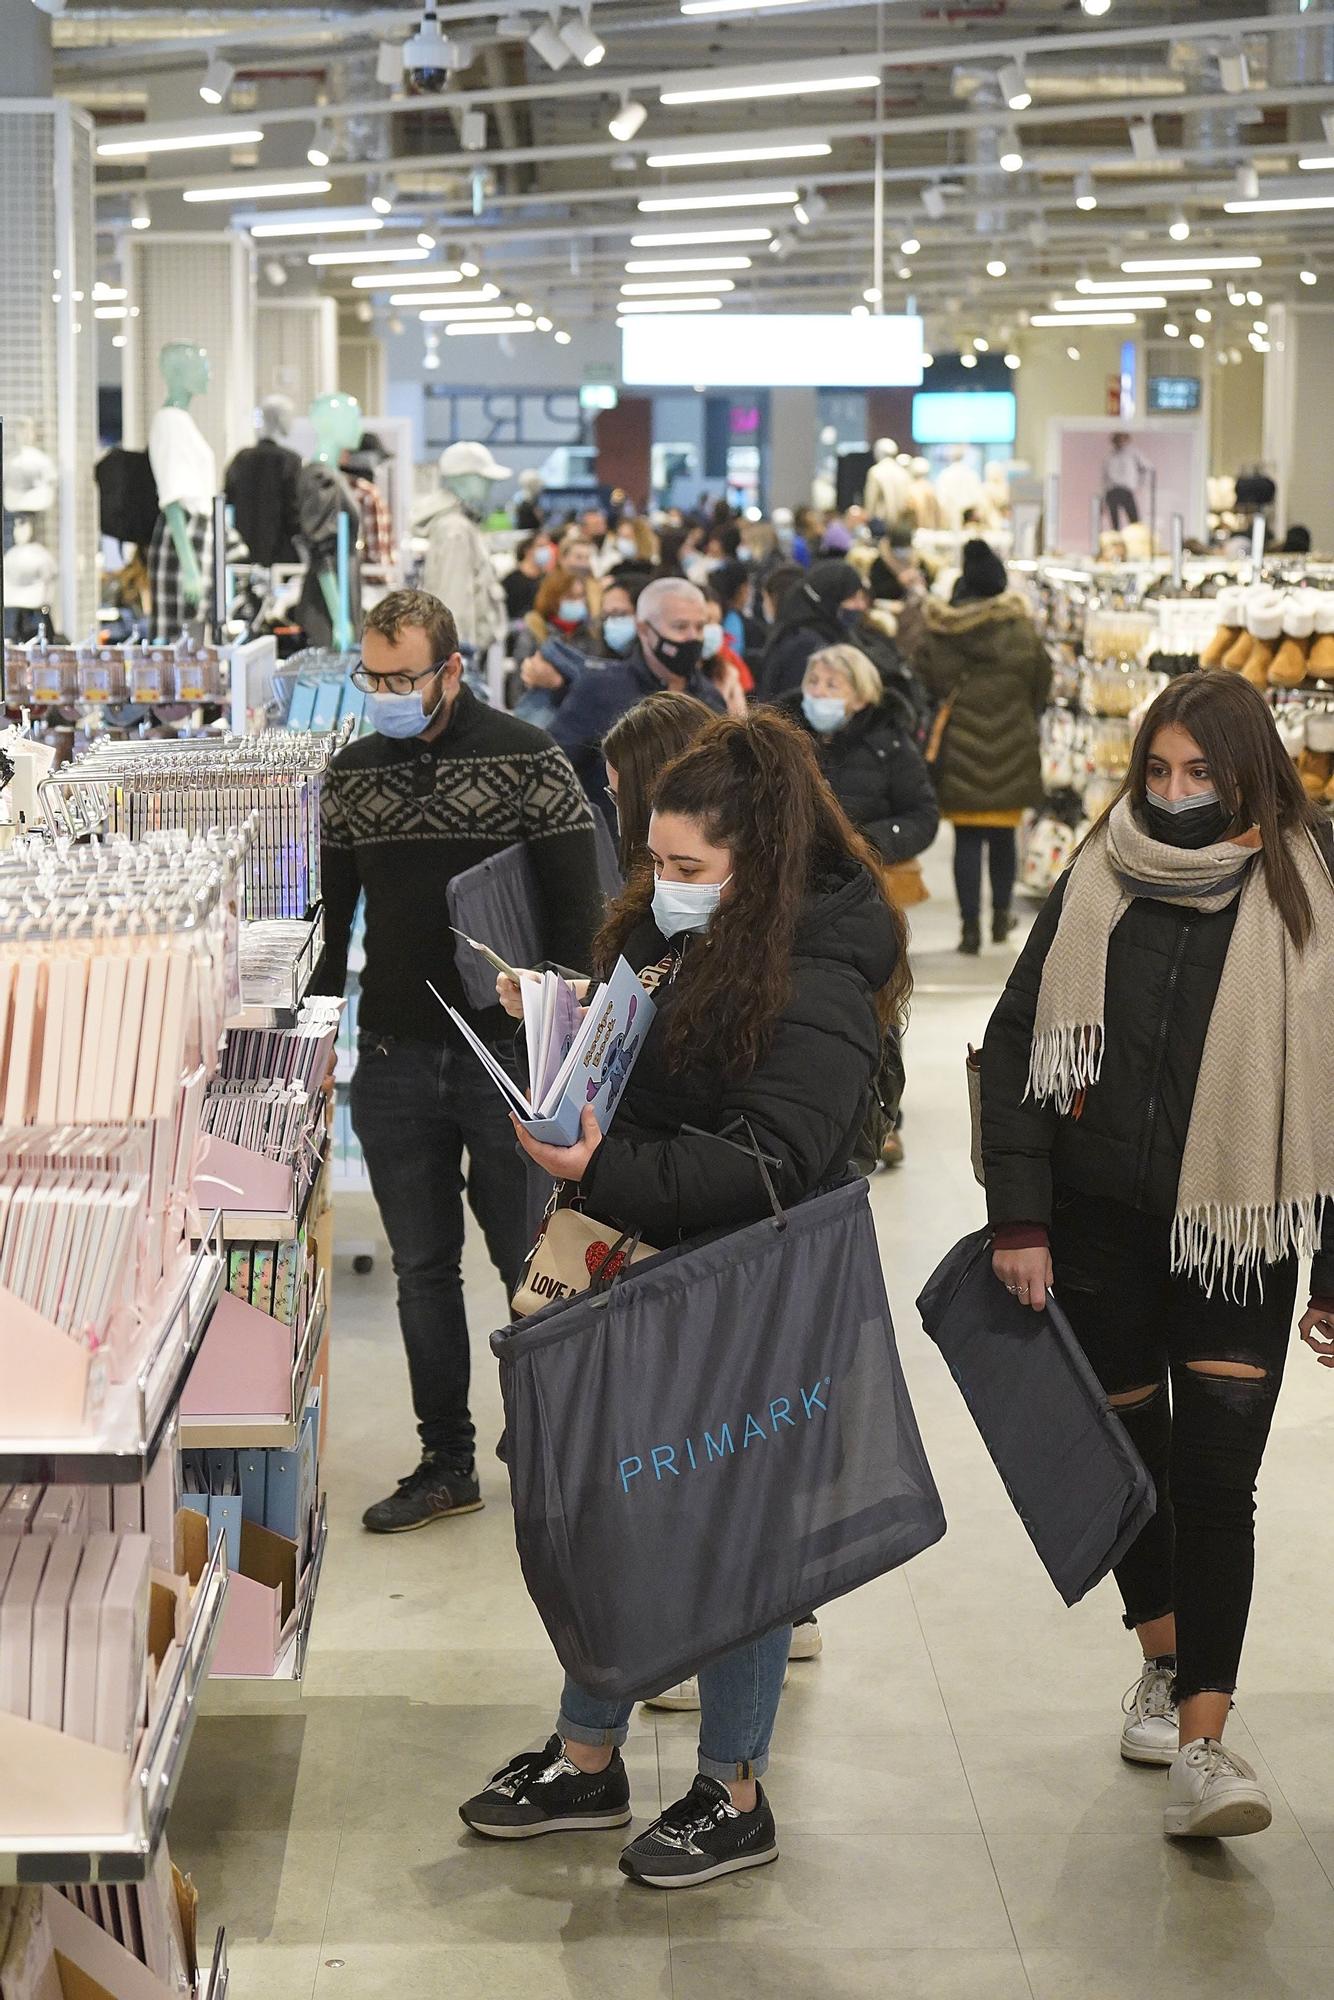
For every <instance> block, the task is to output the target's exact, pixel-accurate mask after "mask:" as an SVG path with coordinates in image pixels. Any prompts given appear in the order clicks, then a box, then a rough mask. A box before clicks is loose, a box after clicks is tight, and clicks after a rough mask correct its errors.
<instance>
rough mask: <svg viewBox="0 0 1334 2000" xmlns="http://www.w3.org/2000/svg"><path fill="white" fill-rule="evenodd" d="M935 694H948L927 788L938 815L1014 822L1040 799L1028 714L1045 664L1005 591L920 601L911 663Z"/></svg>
mask: <svg viewBox="0 0 1334 2000" xmlns="http://www.w3.org/2000/svg"><path fill="white" fill-rule="evenodd" d="M914 665H915V666H916V669H917V672H918V673H919V674H920V675H921V678H922V679H923V681H925V683H926V686H927V689H928V691H929V692H930V693H931V694H932V695H933V696H934V698H935V699H936V701H938V702H943V701H947V700H948V699H949V697H950V696H951V695H953V696H954V705H953V707H952V709H951V710H950V717H949V721H948V723H947V724H946V726H945V733H944V738H943V743H942V749H941V756H940V762H939V766H938V776H937V790H938V793H939V797H940V809H941V811H942V812H943V813H944V815H945V817H946V818H947V819H952V820H956V821H958V820H961V821H964V822H965V823H967V822H969V821H972V822H974V823H977V822H981V823H983V824H985V823H987V822H988V821H994V823H996V824H1004V823H1005V822H1006V821H1007V820H1011V821H1017V820H1018V818H1019V816H1020V815H1021V813H1022V812H1023V811H1024V810H1025V808H1026V807H1028V806H1034V805H1037V804H1038V803H1039V801H1040V800H1041V798H1042V767H1041V758H1040V755H1039V750H1038V716H1039V714H1040V712H1041V710H1042V708H1043V706H1044V704H1045V703H1046V700H1047V694H1048V690H1049V689H1050V687H1051V661H1050V660H1049V659H1048V657H1047V649H1046V647H1045V646H1044V645H1043V643H1042V641H1041V639H1039V637H1038V635H1037V632H1036V630H1035V628H1034V625H1033V621H1032V619H1031V618H1030V617H1029V614H1028V607H1027V605H1026V604H1025V602H1024V600H1023V598H1022V597H1020V596H1019V595H1018V594H1017V592H1014V591H1008V590H1007V591H1003V592H1002V593H1001V594H1000V595H999V596H998V597H984V598H978V599H975V600H972V601H970V602H967V603H963V604H941V603H940V602H939V600H938V599H936V598H934V597H932V598H928V600H927V604H926V636H925V638H924V639H923V641H922V643H921V645H920V646H919V648H918V650H917V656H916V659H915V661H914Z"/></svg>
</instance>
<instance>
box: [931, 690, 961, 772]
mask: <svg viewBox="0 0 1334 2000" xmlns="http://www.w3.org/2000/svg"><path fill="white" fill-rule="evenodd" d="M967 683H968V674H967V672H964V673H961V674H960V675H959V678H958V680H957V681H956V682H955V683H954V686H953V687H952V688H951V689H950V691H949V693H948V694H947V695H946V697H945V699H944V701H942V702H941V704H940V707H939V708H938V709H937V710H936V713H935V717H934V719H933V721H932V724H931V734H930V735H929V736H928V737H927V739H926V747H925V749H924V750H923V751H922V762H923V763H924V764H926V765H927V766H928V767H929V766H930V765H932V764H938V763H939V762H940V753H941V751H942V750H943V749H944V747H945V731H946V730H947V729H948V728H949V724H950V717H951V716H952V715H953V713H954V704H955V702H956V701H957V700H958V699H959V696H960V694H961V692H962V691H963V689H964V688H965V687H966V686H967Z"/></svg>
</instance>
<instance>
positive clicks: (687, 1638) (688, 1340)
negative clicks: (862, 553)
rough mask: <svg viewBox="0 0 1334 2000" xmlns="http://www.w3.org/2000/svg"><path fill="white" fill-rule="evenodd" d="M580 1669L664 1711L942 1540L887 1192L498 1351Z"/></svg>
mask: <svg viewBox="0 0 1334 2000" xmlns="http://www.w3.org/2000/svg"><path fill="white" fill-rule="evenodd" d="M491 1345H492V1348H493V1350H494V1351H495V1353H496V1354H497V1355H498V1357H499V1359H500V1374H501V1385H502V1388H503V1391H504V1397H505V1423H506V1430H507V1434H508V1462H509V1471H510V1481H511V1486H512V1490H513V1496H514V1516H515V1531H516V1537H517V1541H518V1546H519V1556H520V1560H521V1562H522V1565H523V1573H524V1578H525V1581H526V1583H527V1585H528V1590H529V1594H530V1596H531V1597H532V1599H533V1602H534V1603H535V1604H536V1606H537V1608H538V1610H539V1612H540V1613H541V1615H542V1620H543V1623H544V1624H545V1625H546V1628H547V1631H548V1632H549V1634H550V1635H551V1641H552V1644H553V1645H554V1646H555V1649H556V1652H557V1655H558V1656H559V1658H560V1661H561V1664H562V1666H564V1667H565V1668H566V1670H567V1671H568V1672H569V1673H570V1674H571V1675H572V1676H573V1678H574V1679H575V1680H576V1681H577V1682H578V1683H579V1684H580V1686H581V1687H584V1688H587V1689H588V1690H589V1692H590V1693H594V1694H598V1695H603V1696H606V1697H608V1698H611V1699H622V1698H628V1697H633V1696H636V1695H642V1694H650V1693H655V1692H657V1691H659V1690H660V1689H662V1688H664V1687H667V1686H670V1685H671V1684H672V1683H673V1682H674V1681H679V1680H680V1679H681V1678H682V1677H683V1676H684V1675H685V1674H688V1673H692V1672H694V1671H695V1669H696V1668H698V1667H700V1666H702V1665H706V1664H707V1663H708V1662H709V1661H710V1660H712V1659H717V1658H720V1657H721V1656H722V1655H723V1654H725V1653H728V1652H731V1651H732V1650H733V1648H734V1647H736V1646H739V1645H741V1644H743V1643H745V1642H746V1641H747V1640H749V1639H755V1638H758V1637H760V1636H761V1635H762V1634H763V1633H765V1632H768V1631H771V1630H772V1629H773V1627H774V1626H776V1625H781V1624H784V1623H787V1622H788V1621H790V1620H792V1619H793V1618H796V1617H800V1616H802V1615H804V1614H805V1613H806V1612H808V1611H810V1610H812V1609H813V1608H814V1607H815V1606H817V1605H820V1604H823V1603H826V1602H827V1601H828V1600H829V1599H830V1598H833V1597H838V1596H840V1595H842V1594H843V1593H844V1592H846V1591H849V1590H855V1589H856V1588H857V1587H858V1585H860V1584H863V1583H867V1582H869V1581H870V1579H871V1578H872V1577H876V1576H880V1575H882V1574H883V1573H884V1572H885V1571H886V1570H890V1569H894V1568H895V1567H897V1565H898V1564H900V1563H903V1562H906V1561H907V1560H908V1559H909V1557H911V1556H915V1555H917V1554H919V1553H920V1551H921V1550H923V1549H925V1548H928V1547H929V1546H930V1545H931V1543H932V1542H935V1541H938V1540H939V1538H940V1537H941V1535H943V1533H944V1532H945V1517H944V1514H943V1512H942V1511H941V1505H940V1500H939V1496H938V1495H937V1493H936V1488H935V1483H934V1481H933V1479H932V1477H931V1471H930V1467H929V1466H928V1465H927V1462H926V1457H925V1454H924V1452H923V1450H922V1442H921V1438H920V1437H919V1435H918V1431H917V1423H916V1419H915V1418H914V1415H913V1411H912V1406H911V1404H910V1402H909V1400H908V1392H907V1389H906V1387H905V1385H904V1381H903V1375H902V1371H901V1369H900V1366H899V1358H898V1353H897V1350H896V1347H895V1344H894V1329H893V1325H892V1323H891V1320H890V1316H889V1304H888V1301H887V1299H886V1297H885V1285H884V1278H883V1276H882V1273H881V1268H880V1254H879V1249H878V1246H877V1244H876V1238H875V1228H874V1225H873V1223H872V1220H871V1212H870V1206H869V1203H868V1201H867V1192H866V1182H865V1181H864V1180H863V1179H861V1178H860V1177H858V1178H857V1179H856V1180H853V1181H850V1182H848V1183H846V1184H845V1185H843V1186H840V1187H837V1188H834V1189H832V1190H830V1191H829V1192H826V1193H821V1194H817V1195H814V1196H812V1197H811V1199H810V1200H809V1201H806V1202H803V1203H801V1204H800V1205H799V1206H797V1207H795V1208H793V1209H789V1210H787V1211H786V1212H785V1213H781V1214H780V1215H779V1216H778V1218H777V1219H775V1218H774V1217H769V1218H766V1220H765V1221H763V1222H757V1223H753V1224H751V1225H749V1226H748V1227H746V1228H744V1229H739V1230H734V1231H732V1232H731V1233H729V1234H726V1235H723V1236H719V1237H717V1238H715V1239H712V1240H707V1241H704V1242H696V1243H693V1244H687V1245H684V1246H682V1247H680V1248H678V1249H674V1250H667V1251H663V1252H662V1253H661V1254H660V1255H659V1256H657V1257H655V1258H653V1259H651V1260H650V1261H649V1262H648V1263H646V1264H641V1265H637V1266H635V1267H634V1269H633V1270H630V1271H628V1272H627V1273H626V1274H625V1275H624V1276H623V1277H622V1278H620V1279H619V1280H618V1281H617V1282H616V1283H615V1284H614V1285H613V1287H612V1289H611V1290H610V1291H609V1292H605V1293H603V1294H600V1295H597V1296H593V1295H590V1294H589V1293H586V1292H585V1293H582V1294H580V1295H579V1296H578V1297H577V1298H575V1299H572V1300H568V1301H566V1302H564V1303H562V1304H558V1305H555V1306H550V1307H548V1308H547V1309H546V1310H545V1311H543V1312H541V1313H536V1314H534V1315H532V1316H531V1317H530V1318H528V1319H526V1320H521V1321H519V1322H518V1323H517V1324H516V1325H514V1326H512V1327H505V1328H503V1329H501V1331H499V1332H498V1333H495V1334H493V1335H492V1337H491Z"/></svg>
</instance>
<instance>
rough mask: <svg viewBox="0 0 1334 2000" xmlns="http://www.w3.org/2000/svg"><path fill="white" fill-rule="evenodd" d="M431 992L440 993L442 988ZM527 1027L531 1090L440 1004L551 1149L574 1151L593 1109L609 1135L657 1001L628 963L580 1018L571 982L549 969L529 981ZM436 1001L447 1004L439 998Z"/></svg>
mask: <svg viewBox="0 0 1334 2000" xmlns="http://www.w3.org/2000/svg"><path fill="white" fill-rule="evenodd" d="M431 991H432V992H433V993H434V992H435V988H434V987H432V988H431ZM520 992H521V993H522V995H523V1025H524V1034H525V1039H526V1041H527V1044H528V1090H527V1092H525V1091H524V1090H523V1089H522V1088H521V1087H520V1085H518V1084H517V1083H515V1081H514V1079H513V1077H511V1076H510V1075H509V1074H508V1073H507V1072H506V1070H505V1069H504V1068H503V1067H502V1065H501V1064H500V1063H499V1062H497V1060H496V1058H495V1056H494V1055H492V1053H491V1051H490V1049H488V1048H487V1046H486V1044H485V1042H483V1041H481V1040H479V1038H478V1037H477V1035H475V1034H474V1033H473V1030H472V1029H471V1028H470V1027H469V1026H468V1023H467V1022H466V1021H465V1020H464V1019H463V1016H462V1015H461V1014H459V1013H457V1012H456V1011H455V1009H454V1008H453V1007H450V1006H449V1005H448V1004H447V1003H446V1002H445V1001H443V1000H442V1001H441V1003H440V1004H441V1005H442V1006H443V1007H444V1008H445V1012H446V1013H447V1014H448V1015H449V1017H450V1019H451V1020H452V1021H453V1023H454V1025H455V1027H456V1028H457V1029H458V1031H459V1033H460V1034H461V1035H462V1036H463V1038H464V1040H465V1041H466V1042H467V1043H468V1045H469V1047H470V1048H472V1049H473V1050H474V1051H475V1053H476V1054H477V1056H478V1057H479V1059H480V1060H481V1062H482V1064H483V1065H484V1066H485V1068H486V1070H487V1072H488V1074H489V1075H490V1077H491V1079H492V1081H493V1082H494V1083H495V1085H496V1088H497V1089H498V1090H499V1091H500V1092H501V1095H502V1096H503V1097H504V1098H505V1100H506V1102H507V1103H508V1104H509V1105H510V1106H511V1107H512V1108H513V1110H514V1111H515V1113H516V1114H517V1116H518V1119H519V1122H520V1124H521V1125H523V1127H524V1129H525V1130H526V1131H528V1132H531V1134H532V1135H533V1137H534V1138H535V1139H540V1140H542V1141H543V1143H544V1144H546V1145H549V1146H572V1145H574V1143H575V1141H576V1140H577V1139H578V1137H579V1119H580V1115H581V1113H582V1111H583V1108H584V1106H585V1105H586V1104H591V1105H592V1107H593V1109H594V1111H595V1112H596V1113H597V1120H598V1124H599V1125H600V1126H601V1127H602V1130H603V1131H604V1132H605V1131H606V1129H607V1126H608V1124H609V1123H610V1122H611V1118H612V1115H613V1113H614V1112H615V1109H616V1106H617V1104H618V1103H619V1102H620V1097H621V1092H622V1091H623V1090H624V1088H625V1084H626V1080H627V1078H628V1077H629V1075H630V1071H631V1070H632V1069H633V1068H634V1065H635V1059H636V1057H637V1056H638V1054H639V1051H640V1049H641V1048H642V1047H643V1045H644V1037H645V1035H646V1034H647V1033H648V1028H649V1023H650V1022H651V1021H652V1019H653V1002H652V1001H651V1000H650V999H649V997H648V995H647V993H645V991H644V989H643V987H642V986H641V985H640V983H639V979H638V976H637V974H635V973H633V972H632V971H631V970H630V967H629V966H628V965H627V964H626V962H625V960H624V959H623V958H622V959H618V960H617V962H616V967H615V970H614V971H613V973H612V975H611V978H610V979H608V980H606V981H605V982H604V983H603V984H602V985H601V986H599V987H598V989H597V991H596V992H595V993H594V994H593V995H592V996H591V998H590V999H589V1002H588V1006H587V1008H586V1010H584V1011H583V1013H582V1015H581V1010H580V1005H579V1002H578V1000H576V998H575V996H574V993H573V991H572V990H571V988H570V985H569V982H568V981H567V980H564V979H561V978H559V977H558V976H557V974H556V973H554V972H544V973H543V974H542V978H541V982H540V983H539V982H538V981H537V980H536V979H525V980H524V981H523V982H522V985H521V987H520ZM436 998H437V999H440V996H439V994H438V993H437V994H436Z"/></svg>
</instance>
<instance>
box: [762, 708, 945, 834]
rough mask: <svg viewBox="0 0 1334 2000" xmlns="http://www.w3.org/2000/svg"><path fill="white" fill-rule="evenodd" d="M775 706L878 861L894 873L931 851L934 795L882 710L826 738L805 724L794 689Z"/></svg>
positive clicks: (913, 752)
mask: <svg viewBox="0 0 1334 2000" xmlns="http://www.w3.org/2000/svg"><path fill="white" fill-rule="evenodd" d="M775 706H776V707H778V708H781V709H782V711H783V713H784V714H785V715H788V716H790V717H791V718H792V720H793V721H794V722H795V723H796V724H797V725H798V727H800V728H802V729H804V730H805V731H806V732H807V734H808V735H809V736H810V737H811V739H812V740H813V742H814V744H815V747H816V751H817V753H818V755H819V759H820V768H821V770H822V771H823V772H824V774H825V777H826V778H827V779H828V780H829V788H830V790H831V791H832V792H833V794H834V797H835V798H836V799H837V800H838V802H839V804H840V805H841V806H842V808H843V810H844V812H845V813H846V814H847V816H848V818H849V819H850V820H851V821H852V824H853V825H854V826H855V827H856V829H857V831H858V832H859V833H863V834H865V836H866V838H867V839H868V840H869V841H870V843H871V845H872V847H874V848H875V849H876V851H877V853H878V854H879V855H880V858H881V860H882V861H884V862H885V863H886V864H887V865H888V866H890V867H895V866H897V865H898V863H899V862H902V861H911V860H912V858H913V856H914V855H916V854H920V853H922V851H923V849H924V848H927V847H929V846H930V845H931V842H932V841H933V840H934V839H935V837H936V828H937V827H938V826H939V824H940V808H939V806H938V805H937V804H936V794H935V789H934V787H933V785H932V783H931V779H930V776H929V775H928V772H927V768H926V765H925V764H924V763H923V762H922V759H921V756H920V755H919V753H918V751H917V748H916V746H915V744H913V742H912V741H911V740H910V738H909V737H908V736H907V735H905V733H904V731H903V730H902V729H901V728H900V726H899V723H898V719H897V718H896V716H895V715H894V714H893V713H892V712H891V710H890V709H889V708H888V707H887V706H886V705H884V704H883V703H882V704H881V705H880V706H879V707H876V708H860V709H858V710H857V711H856V713H855V714H853V715H850V716H849V717H848V719H847V721H846V722H845V723H844V724H843V726H842V728H841V729H835V730H834V731H833V732H832V733H831V734H830V735H827V736H825V735H821V734H820V733H819V732H818V731H816V730H814V729H812V728H811V726H810V724H809V723H808V722H807V720H806V717H805V715H804V713H803V711H802V706H801V692H800V689H798V690H797V691H796V692H794V693H792V694H786V695H784V696H783V698H782V700H781V701H779V702H777V703H776V704H775Z"/></svg>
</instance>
